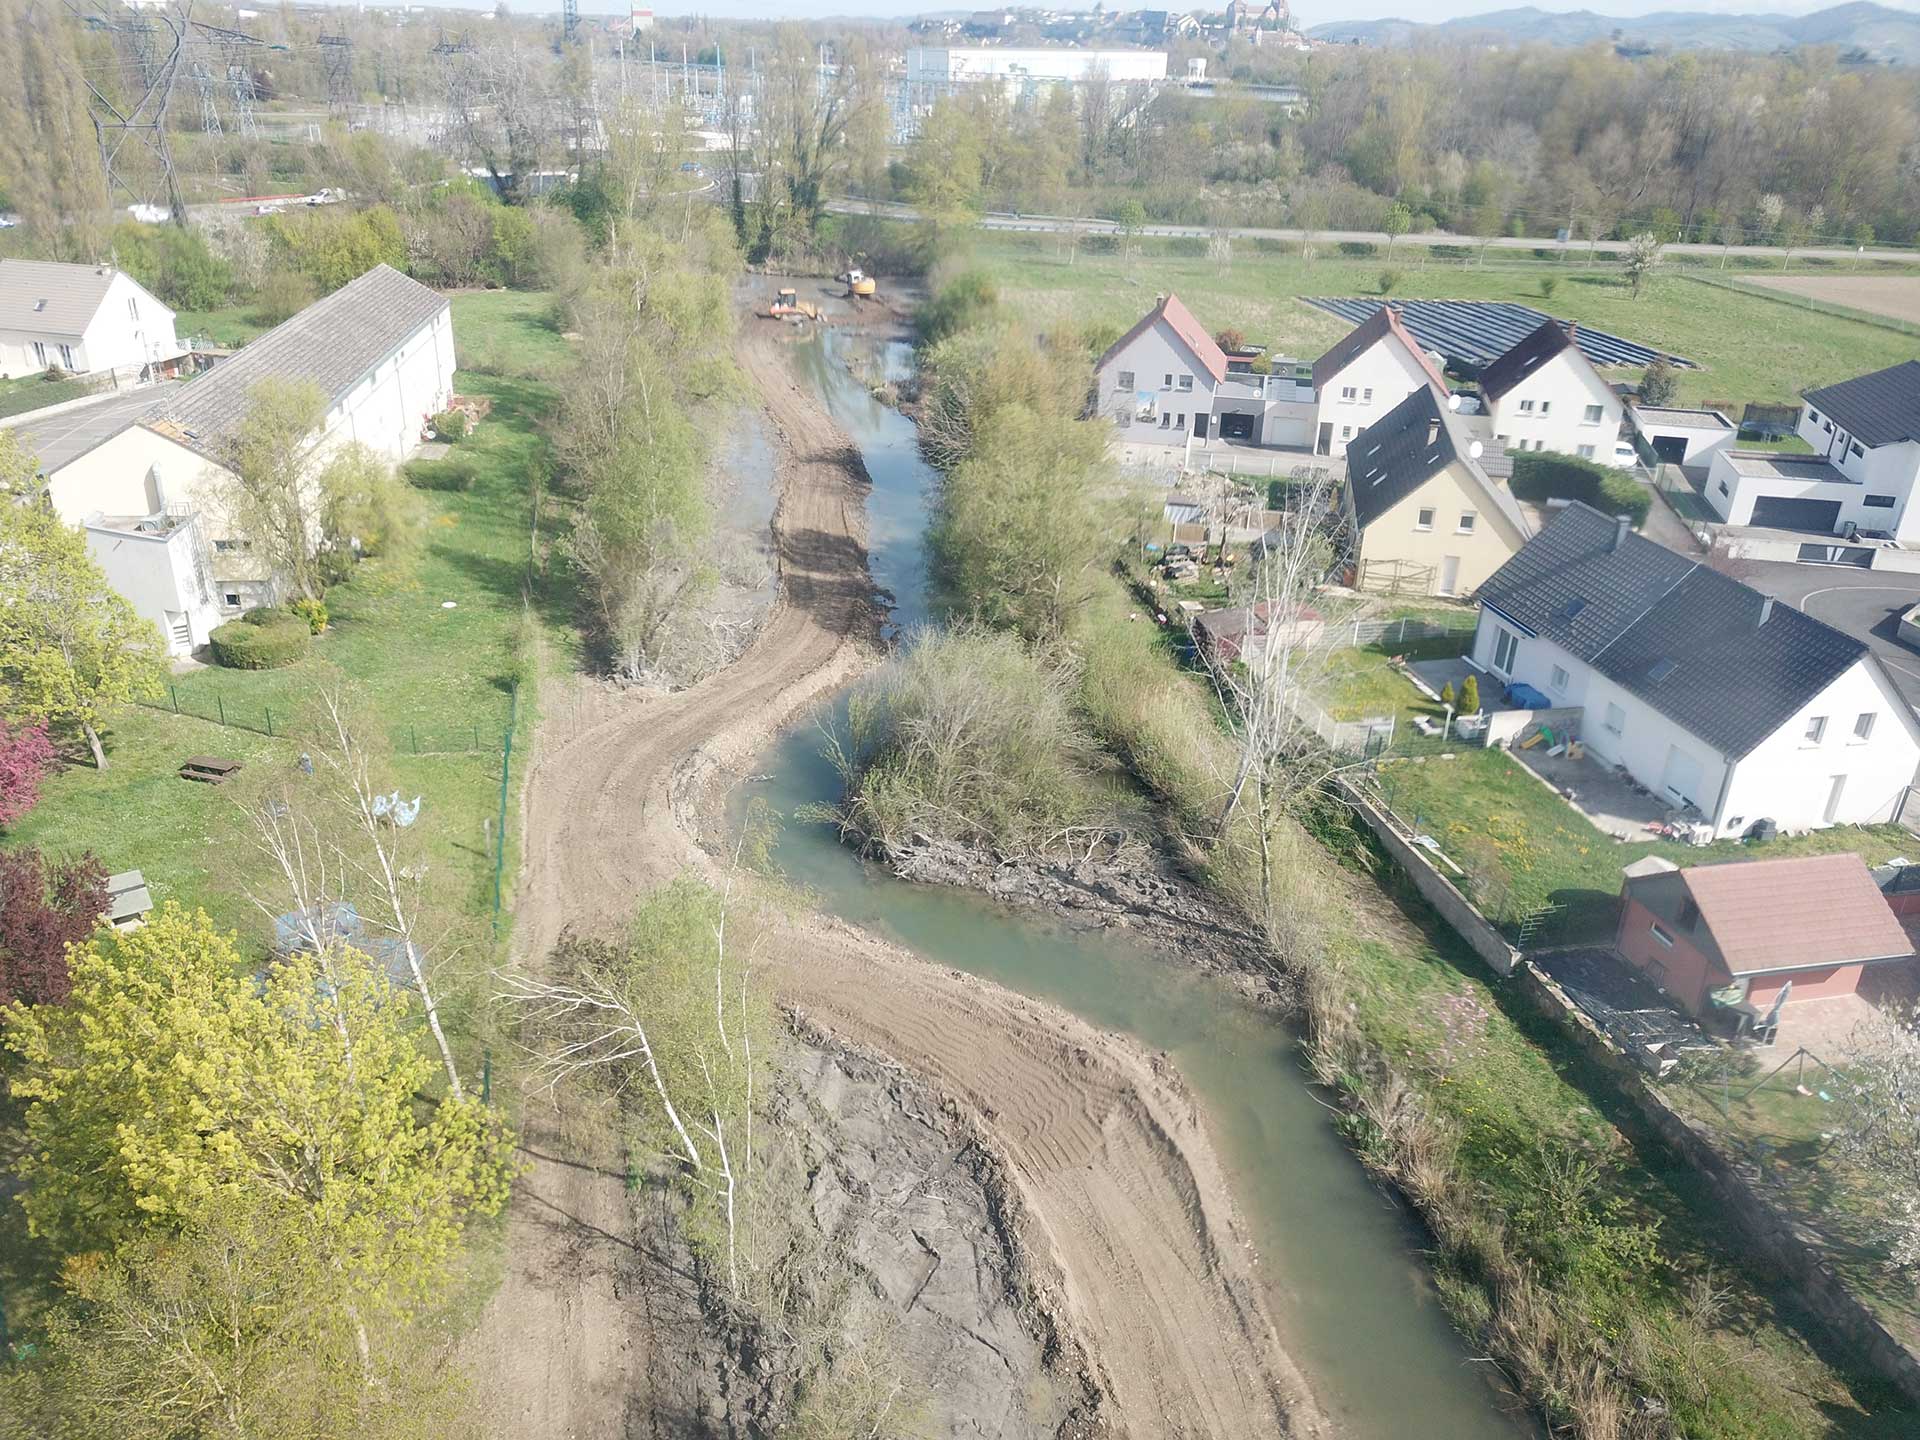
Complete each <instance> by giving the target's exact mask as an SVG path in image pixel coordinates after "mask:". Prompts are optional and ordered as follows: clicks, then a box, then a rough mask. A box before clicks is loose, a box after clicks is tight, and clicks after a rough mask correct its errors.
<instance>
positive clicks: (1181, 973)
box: [737, 331, 1538, 1440]
mask: <svg viewBox="0 0 1920 1440" xmlns="http://www.w3.org/2000/svg"><path fill="white" fill-rule="evenodd" d="M841 343H844V342H843V341H842V337H840V336H838V335H836V334H834V333H833V332H831V331H828V332H825V333H824V334H821V335H818V336H816V337H815V338H813V339H811V340H809V341H807V342H805V343H804V344H802V345H801V346H800V347H799V353H798V355H797V357H796V359H797V363H798V367H799V370H800V372H801V374H802V375H803V377H804V378H805V379H806V380H807V381H808V382H809V383H811V384H812V386H813V387H814V388H815V389H816V390H817V391H818V392H819V394H820V395H821V397H822V399H823V400H824V401H825V403H826V405H827V407H828V409H829V410H830V412H831V413H832V415H833V417H834V419H835V420H836V421H837V422H839V424H840V426H841V427H842V428H843V429H844V430H845V431H846V433H847V435H848V436H849V437H850V438H851V439H852V440H853V442H854V444H855V445H856V446H858V447H859V449H860V452H861V454H862V456H863V457H864V459H865V461H866V465H867V470H868V473H869V474H870V475H871V476H872V477H873V491H872V495H871V497H870V499H869V501H868V523H869V551H870V563H871V568H872V572H873V577H874V582H875V585H876V586H877V587H879V588H880V589H882V590H883V591H885V592H886V593H887V594H888V596H889V597H890V598H891V601H892V616H891V620H890V622H889V627H888V629H889V633H890V634H893V635H896V636H897V635H899V634H901V633H903V632H904V631H905V630H907V629H909V628H911V627H912V626H914V625H917V624H921V623H923V622H925V621H926V619H927V618H928V607H927V587H926V565H925V552H924V547H923V537H924V533H925V529H926V520H927V504H928V500H929V498H930V496H931V493H932V489H933V486H934V485H935V483H936V480H935V477H934V475H933V473H932V472H931V471H930V470H929V469H928V467H927V466H926V464H925V463H924V462H923V461H922V460H921V458H920V454H919V450H918V448H917V446H916V445H915V441H914V427H913V423H912V422H911V421H909V420H908V419H906V418H905V417H904V416H902V415H900V414H899V413H898V412H896V411H894V410H891V409H889V408H887V407H886V406H884V405H881V404H880V403H879V402H877V401H875V400H874V399H872V398H871V397H870V396H869V395H868V394H867V393H866V391H865V390H864V389H862V388H861V386H860V385H859V384H858V383H857V382H856V381H855V380H854V379H853V377H852V376H851V375H850V374H849V373H848V371H847V369H846V367H845V366H844V365H843V364H842V363H841V362H840V360H839V358H838V356H837V355H836V353H835V352H836V347H837V346H838V345H839V344H841ZM885 359H886V362H887V368H888V369H889V370H890V371H896V372H897V370H898V367H899V366H900V365H901V364H902V363H904V357H903V354H902V351H901V350H900V349H899V348H897V347H896V348H894V349H893V350H891V351H890V352H889V353H888V354H887V356H886V357H885ZM765 763H766V768H767V772H768V773H767V775H766V777H765V778H763V779H760V780H757V781H755V782H753V783H752V784H750V785H747V786H743V787H742V793H741V795H740V796H739V797H737V799H738V800H739V801H740V802H741V803H744V802H745V801H746V800H747V799H750V798H754V797H759V798H762V799H764V800H765V801H766V802H767V803H768V804H769V805H771V806H772V807H773V808H774V810H775V811H776V813H778V814H780V815H782V816H789V817H790V816H792V815H793V814H794V813H795V811H796V810H798V809H799V808H800V807H802V806H805V805H809V804H817V803H831V802H832V801H835V800H837V799H838V798H839V788H840V787H839V778H838V776H837V775H836V774H835V772H834V770H833V768H832V767H831V766H830V765H829V764H828V763H827V761H826V759H825V757H824V756H823V755H822V753H821V749H820V745H819V732H818V730H817V728H816V727H815V726H814V725H812V724H811V723H809V724H805V725H802V726H800V727H798V728H797V729H795V730H794V731H792V732H789V733H788V734H787V735H786V736H784V737H783V738H782V739H781V740H780V741H779V742H778V744H777V745H776V746H775V748H774V749H773V750H772V751H770V752H769V754H768V755H767V757H766V762H765ZM774 859H775V861H776V862H777V863H778V864H779V866H780V867H781V868H782V869H783V870H784V871H785V872H786V873H787V875H788V876H789V878H791V879H792V880H793V881H795V882H796V883H798V884H800V885H804V886H805V887H807V889H808V890H809V891H810V892H811V893H812V894H813V896H814V897H815V902H816V903H817V904H818V906H819V907H820V908H821V909H823V910H826V911H829V912H831V913H833V914H836V915H839V916H841V917H843V918H845V919H847V920H849V921H852V922H854V923H856V924H859V925H862V926H865V927H867V928H868V929H871V930H873V931H875V932H877V933H879V934H881V935H884V936H886V937H887V938H889V939H892V940H895V941H898V942H899V943H900V944H902V945H904V946H906V947H907V948H909V949H911V950H914V951H916V952H917V953H919V954H920V955H923V956H925V957H926V958H928V959H930V960H933V961H936V962H938V963H940V964H942V965H949V966H952V967H954V968H955V969H959V970H965V971H969V972H971V973H973V974H975V975H979V976H982V977H984V978H986V979H989V980H993V981H996V982H997V983H999V984H1001V985H1004V986H1007V987H1008V988H1010V989H1013V990H1017V991H1021V992H1023V993H1025V994H1029V995H1033V996H1035V997H1038V998H1041V999H1045V1000H1049V1001H1052V1002H1053V1003H1055V1004H1058V1005H1060V1006H1063V1007H1064V1008H1066V1009H1068V1010H1071V1011H1073V1012H1074V1013H1075V1014H1077V1015H1079V1016H1080V1017H1081V1018H1082V1019H1084V1020H1086V1021H1088V1022H1090V1023H1092V1024H1094V1025H1097V1026H1100V1027H1102V1028H1104V1029H1108V1030H1114V1031H1120V1032H1124V1033H1126V1034H1129V1035H1132V1036H1134V1037H1136V1038H1137V1039H1139V1040H1140V1041H1142V1042H1144V1043H1145V1044H1147V1045H1149V1046H1151V1047H1153V1048H1154V1049H1157V1050H1164V1051H1167V1052H1168V1053H1169V1054H1171V1055H1172V1057H1173V1058H1174V1060H1175V1061H1176V1062H1177V1063H1178V1065H1179V1067H1180V1069H1181V1071H1182V1073H1183V1074H1185V1076H1186V1077H1187V1079H1188V1081H1189V1083H1190V1084H1191V1086H1192V1087H1193V1089H1194V1091H1195V1092H1196V1093H1197V1094H1198V1096H1199V1097H1200V1100H1201V1102H1202V1104H1203V1105H1204V1106H1205V1109H1206V1114H1207V1118H1208V1121H1209V1125H1210V1128H1211V1130H1212V1133H1213V1137H1214V1141H1215V1143H1216V1145H1217V1146H1218V1148H1219V1150H1220V1153H1221V1158H1222V1160H1223V1161H1224V1163H1225V1164H1226V1166H1227V1169H1228V1171H1229V1173H1230V1175H1231V1176H1232V1180H1233V1187H1234V1198H1235V1201H1236V1203H1237V1205H1238V1207H1239V1210H1240V1213H1241V1216H1242V1218H1243V1220H1244V1221H1245V1224H1246V1226H1247V1229H1248V1232H1249V1234H1250V1236H1251V1238H1252V1239H1253V1241H1254V1244H1255V1246H1256V1248H1257V1250H1258V1252H1259V1255H1260V1266H1259V1272H1258V1273H1259V1277H1260V1281H1261V1283H1262V1285H1263V1286H1264V1287H1265V1289H1266V1291H1267V1299H1268V1304H1269V1307H1270V1309H1271V1310H1272V1313H1273V1316H1274V1320H1275V1323H1276V1324H1277V1325H1278V1326H1279V1329H1280V1333H1281V1337H1282V1341H1283V1343H1284V1344H1285V1346H1286V1347H1287V1349H1288V1351H1289V1353H1290V1354H1291V1355H1292V1357H1293V1359H1294V1361H1295V1363H1296V1364H1297V1365H1299V1367H1300V1368H1301V1370H1302V1371H1304V1372H1305V1374H1306V1376H1307V1377H1308V1380H1309V1382H1310V1384H1311V1385H1312V1387H1313V1389H1314V1392H1315V1395H1316V1397H1317V1398H1318V1399H1319V1401H1320V1403H1321V1405H1322V1407H1323V1408H1324V1409H1325V1410H1326V1411H1327V1413H1328V1414H1329V1415H1330V1416H1331V1417H1333V1419H1334V1420H1335V1422H1336V1424H1337V1427H1338V1429H1339V1432H1340V1433H1341V1434H1342V1435H1344V1436H1350V1437H1353V1440H1403V1437H1408V1436H1415V1435H1417V1436H1420V1437H1423V1440H1505V1437H1516V1440H1517V1437H1520V1436H1525V1435H1529V1434H1537V1433H1538V1429H1537V1427H1536V1426H1534V1425H1532V1424H1530V1423H1528V1422H1527V1421H1526V1420H1525V1419H1524V1418H1516V1417H1515V1416H1513V1415H1512V1414H1510V1413H1509V1408H1510V1402H1507V1401H1506V1399H1505V1397H1504V1396H1503V1395H1502V1394H1501V1393H1500V1392H1498V1391H1497V1390H1496V1389H1495V1388H1494V1386H1493V1384H1492V1382H1491V1379H1490V1377H1489V1375H1488V1373H1487V1370H1488V1367H1486V1366H1484V1365H1479V1364H1475V1363H1474V1362H1472V1361H1471V1360H1470V1358H1469V1356H1468V1354H1467V1352H1466V1350H1465V1349H1464V1348H1463V1345H1462V1342H1461V1340H1460V1337H1459V1336H1458V1334H1456V1332H1455V1331H1454V1330H1453V1328H1452V1326H1451V1325H1450V1324H1449V1323H1448V1321H1447V1319H1446V1316H1445V1314H1444V1312H1443V1311H1442V1309H1441V1307H1440V1304H1439V1301H1438V1299H1437V1298H1436V1296H1435V1294H1434V1291H1433V1287H1432V1284H1431V1282H1430V1279H1429V1277H1428V1273H1427V1270H1426V1266H1425V1263H1424V1261H1423V1259H1422V1257H1421V1255H1420V1253H1419V1250H1418V1245H1419V1243H1420V1236H1419V1234H1418V1232H1417V1230H1416V1228H1415V1227H1414V1226H1413V1225H1412V1224H1411V1223H1410V1222H1409V1219H1408V1217H1407V1215H1406V1213H1405V1211H1404V1210H1403V1208H1402V1207H1401V1206H1400V1205H1398V1204H1397V1203H1396V1202H1394V1201H1393V1200H1391V1199H1389V1198H1388V1197H1387V1196H1385V1195H1383V1194H1382V1193H1381V1191H1380V1190H1379V1189H1378V1187H1376V1186H1375V1185H1374V1184H1373V1183H1372V1182H1371V1181H1370V1180H1369V1179H1368V1178H1367V1176H1366V1174H1365V1172H1364V1171H1363V1170H1362V1169H1361V1167H1360V1165H1359V1162H1358V1161H1357V1160H1356V1159H1355V1158H1354V1157H1353V1155H1352V1153H1351V1152H1350V1151H1349V1150H1348V1149H1347V1147H1346V1146H1345V1144H1344V1143H1343V1142H1342V1141H1341V1140H1340V1138H1339V1137H1338V1135H1337V1134H1336V1133H1335V1131H1334V1128H1333V1125H1332V1123H1331V1117H1330V1116H1329V1115H1328V1113H1327V1111H1326V1110H1325V1109H1324V1108H1323V1107H1322V1105H1321V1104H1320V1103H1319V1101H1318V1100H1317V1099H1316V1098H1315V1096H1314V1093H1313V1091H1312V1089H1311V1087H1310V1086H1309V1085H1308V1084H1307V1082H1306V1078H1305V1075H1304V1072H1303V1070H1302V1068H1301V1064H1300V1059H1299V1053H1298V1045H1297V1041H1296V1038H1295V1036H1294V1035H1293V1033H1292V1032H1290V1031H1289V1030H1288V1029H1287V1028H1286V1027H1285V1026H1284V1025H1282V1024H1279V1023H1277V1022H1276V1020H1275V1019H1274V1017H1273V1015H1272V1014H1271V1013H1270V1012H1267V1011H1263V1010H1261V1009H1259V1008H1258V1007H1256V1006H1254V1005H1252V1004H1249V1003H1248V1002H1246V1001H1245V1000H1243V999H1242V998H1241V997H1240V996H1239V995H1237V994H1236V993H1235V992H1234V991H1233V990H1232V989H1231V988H1230V987H1229V986H1228V985H1226V984H1225V983H1223V982H1221V981H1219V980H1217V979H1213V978H1211V977H1208V976H1205V975H1202V974H1200V973H1198V972H1195V971H1190V970H1184V969H1182V968H1181V967H1179V966H1178V965H1176V964H1172V963H1169V962H1168V961H1167V960H1166V959H1164V958H1161V957H1159V956H1156V955H1153V954H1149V953H1146V952H1145V951H1143V950H1142V949H1140V948H1138V947H1135V946H1133V945H1130V944H1128V943H1127V942H1126V941H1125V940H1124V939H1122V938H1119V937H1117V936H1113V935H1110V934H1100V935H1091V936H1089V935H1081V934H1076V933H1074V932H1072V931H1070V930H1068V929H1066V928H1065V927H1062V926H1059V925H1056V924H1053V923H1051V922H1049V921H1047V920H1046V919H1044V918H1042V917H1040V916H1038V915H1035V914H1031V913H1028V912H1023V911H1018V910H1011V909H1008V908H1005V907H1003V906H999V905H996V904H994V903H992V902H990V901H988V900H986V899H984V898H983V897H979V896H975V895H971V894H968V893H965V892H961V891H954V890H946V889H939V888H933V887H925V886H916V885H910V884H907V883H906V882H904V881H899V880H895V879H894V878H892V877H891V876H890V875H888V874H886V873H885V872H884V871H881V870H879V869H878V868H876V867H874V866H871V865H868V864H866V863H864V862H862V861H861V860H860V859H859V858H858V857H857V856H855V855H854V854H853V852H852V851H850V850H848V849H847V848H846V847H845V846H844V845H841V844H840V843H839V842H838V840H837V839H836V838H835V835H834V832H833V830H832V828H831V827H829V826H826V825H820V824H807V823H801V822H797V821H792V820H789V822H788V823H787V824H786V825H785V826H784V827H783V828H782V830H781V834H780V838H779V840H778V842H777V844H776V847H775V850H774Z"/></svg>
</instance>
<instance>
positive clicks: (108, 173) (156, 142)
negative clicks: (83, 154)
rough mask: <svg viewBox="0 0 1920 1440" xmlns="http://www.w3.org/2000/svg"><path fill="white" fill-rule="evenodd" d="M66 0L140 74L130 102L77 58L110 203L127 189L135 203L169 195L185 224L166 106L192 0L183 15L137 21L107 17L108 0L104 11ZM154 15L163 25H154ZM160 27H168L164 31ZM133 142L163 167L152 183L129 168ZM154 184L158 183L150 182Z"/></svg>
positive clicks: (170, 207) (176, 217) (172, 210)
mask: <svg viewBox="0 0 1920 1440" xmlns="http://www.w3.org/2000/svg"><path fill="white" fill-rule="evenodd" d="M64 3H65V8H66V9H67V10H68V11H69V12H70V13H72V14H73V15H74V16H75V18H77V19H78V20H80V21H81V23H82V24H84V25H86V26H88V27H89V28H90V29H94V30H104V31H106V32H108V33H109V34H111V35H112V36H113V37H114V39H115V41H116V42H117V44H118V45H119V46H120V48H121V49H122V50H124V51H125V52H126V54H127V55H128V57H129V60H130V61H131V67H130V68H131V69H132V70H134V71H137V72H138V76H139V78H138V79H137V80H136V81H135V82H134V84H133V85H132V86H131V87H130V88H129V94H130V95H131V96H132V103H130V104H129V103H127V102H126V101H124V100H115V99H114V98H113V96H111V95H109V94H107V93H106V92H105V91H103V90H101V88H100V87H99V86H98V85H96V84H94V82H93V79H92V77H91V76H89V75H88V74H87V72H86V70H85V69H83V68H81V67H80V66H78V65H77V64H76V65H75V66H74V67H73V69H74V74H75V75H76V76H77V77H78V79H79V81H80V83H81V84H82V85H84V86H85V87H86V91H87V114H88V116H89V118H91V119H92V121H93V134H94V139H95V140H96V141H97V142H98V143H99V146H100V170H101V174H102V176H103V178H104V179H105V181H106V192H107V205H108V206H109V208H111V207H113V206H115V205H116V204H118V202H119V199H120V196H122V195H125V196H126V197H128V198H129V199H131V200H132V201H133V203H134V204H136V205H151V204H153V203H154V201H155V198H156V196H160V197H164V199H165V200H166V206H167V213H168V216H169V217H170V218H171V219H172V221H173V223H174V224H176V225H180V226H185V224H186V223H187V205H186V201H185V200H184V199H182V198H181V195H180V180H179V177H178V176H177V175H176V174H175V173H174V168H173V148H172V146H171V145H170V144H169V143H168V140H167V107H168V105H169V104H170V103H171V102H172V100H173V82H174V77H175V76H176V75H177V74H178V73H179V69H180V59H181V53H182V51H183V50H184V49H185V47H186V39H187V26H188V24H189V23H190V16H191V14H192V9H193V0H184V3H183V4H182V6H181V10H180V13H179V14H178V15H175V14H173V13H172V12H171V11H167V10H154V11H148V12H146V13H145V14H144V15H143V16H142V17H141V19H140V20H139V21H138V22H135V21H131V20H120V21H115V20H113V19H110V18H108V15H107V13H106V12H105V6H104V0H102V13H100V14H89V13H87V12H84V11H82V10H81V9H80V7H79V6H78V5H77V4H75V3H74V0H64ZM153 21H157V22H158V25H159V27H161V28H160V29H156V28H154V25H153ZM136 23H137V24H138V25H139V26H140V27H141V33H140V34H138V35H135V34H132V33H130V27H131V26H132V25H134V24H136ZM161 29H164V30H165V34H164V35H163V34H162V33H161ZM129 143H134V144H135V145H136V149H137V150H139V151H144V152H145V153H146V154H147V155H148V156H149V157H150V160H151V162H152V164H153V165H154V166H155V167H157V169H158V175H157V176H156V177H155V178H154V179H153V180H151V181H149V182H148V184H147V185H142V184H140V183H138V182H137V181H136V180H135V178H134V177H133V176H132V175H130V174H129V171H130V170H131V169H132V168H133V167H132V165H131V163H130V162H131V161H132V158H133V157H132V155H131V154H129V153H128V151H127V146H128V144H129ZM152 186H157V189H155V188H150V187H152Z"/></svg>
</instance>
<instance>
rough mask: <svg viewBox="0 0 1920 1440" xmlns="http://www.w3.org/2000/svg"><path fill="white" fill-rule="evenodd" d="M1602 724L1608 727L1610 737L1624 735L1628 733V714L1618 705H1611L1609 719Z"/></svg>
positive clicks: (1608, 710) (1608, 708) (1608, 712)
mask: <svg viewBox="0 0 1920 1440" xmlns="http://www.w3.org/2000/svg"><path fill="white" fill-rule="evenodd" d="M1600 723H1601V724H1602V725H1604V726H1605V727H1606V729H1607V733H1608V734H1609V735H1624V734H1626V733H1627V712H1626V711H1624V710H1622V709H1621V708H1620V707H1619V706H1618V705H1612V704H1609V705H1608V706H1607V718H1606V719H1604V720H1602V721H1601V722H1600Z"/></svg>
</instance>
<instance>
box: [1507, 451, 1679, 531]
mask: <svg viewBox="0 0 1920 1440" xmlns="http://www.w3.org/2000/svg"><path fill="white" fill-rule="evenodd" d="M1513 493H1514V494H1515V495H1518V496H1519V497H1520V498H1521V499H1522V500H1531V501H1533V502H1535V503H1536V504H1541V503H1544V502H1546V501H1548V500H1584V501H1585V502H1586V503H1587V504H1589V505H1591V506H1593V508H1594V509H1596V510H1604V511H1605V512H1606V513H1607V514H1609V515H1630V516H1632V517H1633V523H1634V524H1635V525H1636V526H1638V525H1643V524H1645V523H1646V519H1647V510H1648V509H1649V507H1651V506H1652V504H1653V492H1652V491H1651V490H1649V489H1647V487H1646V486H1644V485H1642V484H1640V482H1639V481H1637V480H1635V479H1634V478H1633V477H1632V476H1631V475H1629V474H1627V473H1626V472H1625V471H1622V470H1610V469H1608V468H1607V467H1606V466H1604V465H1596V464H1594V462H1593V461H1591V460H1582V459H1580V458H1579V457H1578V456H1575V455H1555V454H1553V453H1551V452H1549V451H1545V450H1531V451H1528V452H1527V453H1526V454H1524V455H1515V456H1514V457H1513Z"/></svg>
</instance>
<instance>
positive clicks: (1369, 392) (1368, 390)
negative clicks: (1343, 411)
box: [1360, 385, 1373, 400]
mask: <svg viewBox="0 0 1920 1440" xmlns="http://www.w3.org/2000/svg"><path fill="white" fill-rule="evenodd" d="M1360 398H1361V399H1362V400H1371V399H1373V387H1372V386H1371V385H1369V386H1367V388H1366V390H1365V392H1364V393H1362V395H1361V396H1360Z"/></svg>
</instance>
